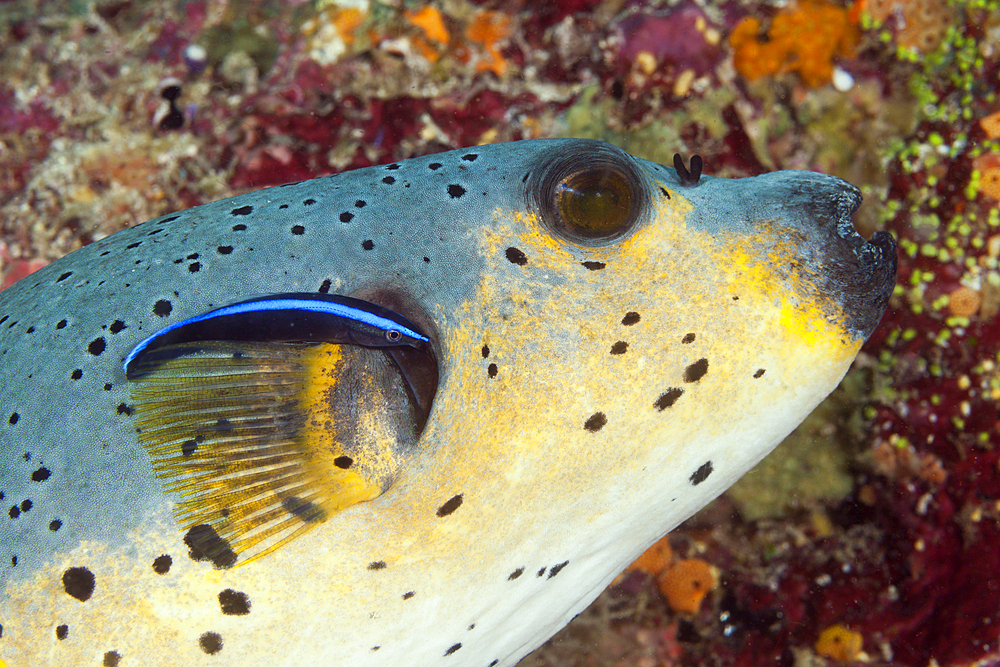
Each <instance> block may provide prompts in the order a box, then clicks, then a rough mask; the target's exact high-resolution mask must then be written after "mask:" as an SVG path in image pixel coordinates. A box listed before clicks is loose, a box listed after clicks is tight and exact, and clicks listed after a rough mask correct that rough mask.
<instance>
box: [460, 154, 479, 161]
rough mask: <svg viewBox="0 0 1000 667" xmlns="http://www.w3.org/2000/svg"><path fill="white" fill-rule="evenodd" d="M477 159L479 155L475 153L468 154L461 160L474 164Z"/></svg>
mask: <svg viewBox="0 0 1000 667" xmlns="http://www.w3.org/2000/svg"><path fill="white" fill-rule="evenodd" d="M477 157H479V155H477V154H476V153H469V154H468V155H463V156H462V159H463V160H465V161H466V162H475V161H476V158H477Z"/></svg>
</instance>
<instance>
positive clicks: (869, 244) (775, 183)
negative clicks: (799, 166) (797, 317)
mask: <svg viewBox="0 0 1000 667" xmlns="http://www.w3.org/2000/svg"><path fill="white" fill-rule="evenodd" d="M681 194H682V195H683V196H684V197H686V198H688V199H689V200H691V203H692V204H694V205H695V210H694V212H693V214H692V215H693V216H694V218H696V219H697V220H698V223H699V224H700V225H702V226H703V228H705V229H706V230H708V231H713V229H714V230H715V231H718V232H723V231H724V229H723V224H725V226H726V227H728V228H729V229H733V228H736V229H739V228H742V231H744V232H745V233H746V235H747V238H758V237H759V234H758V233H757V229H758V228H761V227H763V226H764V225H774V226H776V227H777V229H776V231H777V233H779V234H781V235H783V236H785V237H787V238H796V239H798V242H797V255H798V256H797V258H796V262H797V263H798V264H799V265H800V268H801V269H802V270H803V271H806V272H808V274H809V275H810V276H811V281H810V284H809V289H810V290H812V291H813V292H814V293H815V294H817V295H820V296H822V298H823V300H825V301H828V302H830V301H832V303H833V304H835V305H836V306H839V310H840V312H841V313H842V314H843V315H842V317H843V318H844V321H843V323H842V324H843V326H844V329H845V331H847V332H848V333H850V334H851V335H853V336H855V337H857V338H859V339H866V338H868V336H870V335H871V333H872V332H873V331H874V330H875V327H876V326H877V325H878V323H879V320H880V319H881V318H882V313H883V312H884V311H885V308H886V306H887V304H888V302H889V297H890V296H891V295H892V290H893V286H894V285H895V283H896V268H897V261H898V260H897V256H896V241H895V239H894V238H893V237H892V235H891V234H889V233H888V232H876V233H875V234H874V235H873V236H872V237H871V239H870V240H867V241H866V240H865V239H864V237H862V236H861V234H859V233H858V231H857V230H856V229H855V226H854V222H853V214H854V213H855V212H856V211H857V210H858V207H859V206H860V205H861V199H862V198H861V192H860V191H859V190H858V188H856V187H854V186H853V185H851V184H850V183H848V182H846V181H844V180H841V179H839V178H836V177H833V176H827V175H825V174H819V173H815V172H808V171H777V172H771V173H768V174H763V175H760V176H755V177H752V178H745V179H734V180H730V179H719V178H712V177H710V176H703V177H702V179H701V183H700V184H699V186H698V187H697V188H687V189H684V190H683V191H682V192H681ZM708 201H712V202H713V203H714V205H715V206H714V208H713V209H711V211H710V212H707V211H706V208H705V206H704V205H705V204H706V203H707V202H708Z"/></svg>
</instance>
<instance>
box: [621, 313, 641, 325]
mask: <svg viewBox="0 0 1000 667" xmlns="http://www.w3.org/2000/svg"><path fill="white" fill-rule="evenodd" d="M638 321H639V313H636V312H634V311H632V312H628V313H625V317H623V318H622V324H624V325H625V326H627V327H630V326H632V325H633V324H635V323H636V322H638Z"/></svg>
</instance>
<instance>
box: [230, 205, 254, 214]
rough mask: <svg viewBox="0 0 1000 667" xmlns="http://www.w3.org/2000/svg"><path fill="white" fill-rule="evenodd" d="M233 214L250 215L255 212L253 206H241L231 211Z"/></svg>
mask: <svg viewBox="0 0 1000 667" xmlns="http://www.w3.org/2000/svg"><path fill="white" fill-rule="evenodd" d="M229 213H230V214H232V215H250V214H251V213H253V206H240V207H239V208H234V209H233V210H232V211H230V212H229Z"/></svg>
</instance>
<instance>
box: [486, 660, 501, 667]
mask: <svg viewBox="0 0 1000 667" xmlns="http://www.w3.org/2000/svg"><path fill="white" fill-rule="evenodd" d="M499 664H500V661H499V660H494V661H493V662H491V663H490V664H489V665H488V667H496V666H497V665H499Z"/></svg>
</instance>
